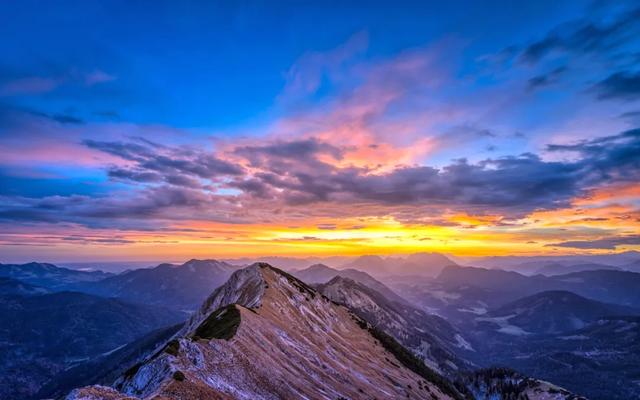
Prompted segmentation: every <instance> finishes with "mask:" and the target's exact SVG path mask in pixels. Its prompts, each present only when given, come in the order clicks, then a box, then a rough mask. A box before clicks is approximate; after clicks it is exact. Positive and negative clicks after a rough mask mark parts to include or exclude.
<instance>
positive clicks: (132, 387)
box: [70, 264, 459, 399]
mask: <svg viewBox="0 0 640 400" xmlns="http://www.w3.org/2000/svg"><path fill="white" fill-rule="evenodd" d="M116 387H117V388H118V389H119V390H120V392H121V393H122V394H120V395H118V394H114V393H113V392H112V391H110V390H109V389H103V388H100V387H89V388H84V389H80V390H77V391H74V392H73V393H72V394H71V395H70V398H73V399H77V398H83V397H82V396H83V395H87V394H98V395H99V396H102V397H98V398H105V396H107V394H109V395H113V396H115V397H113V398H121V399H122V398H126V397H125V396H126V395H129V396H131V395H135V396H136V397H141V398H156V399H159V398H165V397H166V398H212V399H226V398H229V399H271V398H286V399H289V398H291V399H293V398H309V399H319V398H331V399H334V398H335V399H338V398H354V399H355V398H433V399H450V398H456V397H459V395H458V394H457V391H456V390H455V389H453V387H452V386H451V384H449V383H448V382H447V381H446V380H445V379H444V378H442V377H441V376H439V375H438V374H436V373H435V372H433V371H430V370H429V369H428V368H426V367H425V366H424V364H422V363H420V362H419V361H418V360H417V359H415V358H413V357H412V356H411V355H410V353H408V352H407V351H406V350H404V349H403V348H402V347H400V346H399V345H398V344H397V342H395V341H394V340H393V339H392V338H390V337H389V336H386V335H385V334H383V333H381V332H379V331H376V330H375V329H373V328H371V327H370V326H368V324H367V323H366V322H364V321H363V320H361V319H360V318H358V317H357V316H355V315H353V314H352V313H351V312H349V310H347V309H346V308H345V307H342V306H338V305H336V304H334V303H332V302H331V301H330V300H329V299H327V298H326V297H324V296H322V295H321V294H319V293H318V292H316V291H315V290H314V289H313V288H311V287H309V286H307V285H306V284H305V283H303V282H302V281H299V280H298V279H296V278H294V277H293V276H291V275H289V274H286V273H284V272H282V271H280V270H277V269H274V268H272V267H270V266H268V265H265V264H255V265H252V266H251V267H248V268H246V269H243V270H240V271H237V272H236V273H234V274H233V275H232V276H231V278H230V279H229V281H228V282H227V283H226V284H225V285H224V286H222V287H220V288H219V289H217V290H216V291H215V292H214V294H213V295H212V296H211V297H210V298H209V299H207V300H206V301H205V303H204V304H203V306H202V307H201V309H200V311H198V312H197V313H196V314H194V315H193V317H192V318H191V319H190V321H188V322H187V324H186V325H185V327H184V328H183V329H182V330H181V331H180V332H179V333H178V334H177V335H176V337H175V338H174V339H173V340H172V341H171V342H170V343H169V344H168V345H167V346H166V347H165V348H164V350H162V351H160V352H158V353H156V354H155V355H153V356H151V357H149V358H148V359H147V360H146V361H144V362H143V363H141V364H139V365H137V366H136V367H135V368H132V369H131V370H130V371H129V372H128V373H127V374H125V375H124V376H123V377H122V378H120V379H119V380H118V381H117V383H116Z"/></svg>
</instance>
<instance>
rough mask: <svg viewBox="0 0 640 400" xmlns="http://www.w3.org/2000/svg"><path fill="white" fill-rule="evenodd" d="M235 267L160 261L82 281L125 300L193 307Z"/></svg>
mask: <svg viewBox="0 0 640 400" xmlns="http://www.w3.org/2000/svg"><path fill="white" fill-rule="evenodd" d="M236 269H237V267H236V266H233V265H231V264H227V263H225V262H221V261H216V260H190V261H188V262H186V263H184V264H182V265H173V264H160V265H158V266H157V267H155V268H146V269H137V270H133V271H128V272H124V273H122V274H119V275H116V276H112V277H109V278H107V279H103V280H101V281H99V282H94V283H92V284H91V285H85V286H84V287H83V290H85V291H88V292H90V293H93V294H97V295H101V296H108V297H117V298H120V299H123V300H126V301H131V302H136V303H142V304H152V305H158V306H163V307H169V308H172V309H175V310H195V309H196V308H197V307H198V305H199V304H200V303H202V301H203V300H204V299H205V298H207V296H208V295H209V294H210V293H211V289H212V288H216V287H218V286H220V285H221V284H223V283H224V282H225V281H226V280H227V279H228V278H229V276H231V274H232V273H233V271H235V270H236Z"/></svg>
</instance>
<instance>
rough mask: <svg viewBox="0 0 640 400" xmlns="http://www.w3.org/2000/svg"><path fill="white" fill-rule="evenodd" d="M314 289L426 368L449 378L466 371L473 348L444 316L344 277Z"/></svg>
mask: <svg viewBox="0 0 640 400" xmlns="http://www.w3.org/2000/svg"><path fill="white" fill-rule="evenodd" d="M318 290H319V291H320V292H321V293H322V294H324V295H325V296H327V297H328V298H329V299H331V300H332V301H335V302H337V303H339V304H344V305H345V306H347V307H349V308H350V309H351V310H352V311H353V312H355V313H356V314H357V315H358V316H360V317H362V318H363V319H365V320H366V321H368V322H370V323H371V324H372V325H374V326H376V327H377V328H378V329H381V330H383V331H385V332H386V333H388V334H390V335H391V336H393V337H394V338H395V339H396V340H397V341H398V342H400V343H401V344H402V345H403V346H405V347H406V348H407V349H409V350H411V351H412V352H413V353H414V354H415V355H416V356H417V357H418V358H420V359H421V360H422V361H424V362H425V364H427V365H428V366H429V367H431V368H433V369H434V370H436V371H438V372H439V373H443V374H445V375H447V376H449V377H453V376H455V375H457V374H458V373H459V372H461V371H465V370H470V369H472V368H473V365H472V364H471V363H469V362H467V361H465V360H464V359H463V358H461V355H464V354H465V353H468V352H473V351H474V349H473V347H472V345H471V344H470V343H469V341H468V340H467V339H466V338H464V337H463V335H462V333H461V332H459V331H458V330H457V329H455V328H454V327H453V326H451V325H450V324H449V323H448V322H447V321H445V320H444V319H442V318H440V317H438V316H436V315H430V314H427V313H426V312H424V311H422V310H420V309H417V308H415V307H412V306H409V305H407V304H405V303H398V302H393V301H390V300H388V299H386V298H385V297H384V296H382V295H381V294H380V293H378V292H376V291H375V290H373V289H371V288H368V287H366V286H365V285H363V284H361V283H359V282H355V281H353V280H351V279H348V278H342V277H335V278H333V279H332V280H331V281H329V282H328V283H326V284H324V285H319V286H318Z"/></svg>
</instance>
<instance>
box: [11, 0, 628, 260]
mask: <svg viewBox="0 0 640 400" xmlns="http://www.w3.org/2000/svg"><path fill="white" fill-rule="evenodd" d="M404 5H405V6H404V7H400V6H397V7H393V8H392V9H391V8H390V7H388V6H386V5H385V4H384V3H375V4H372V5H371V6H370V7H367V9H360V8H359V7H357V6H355V5H354V3H333V5H332V7H322V6H319V5H313V4H296V5H295V6H292V5H291V4H288V3H286V2H284V3H279V4H272V5H270V4H265V3H262V2H248V3H246V4H244V5H234V4H224V3H215V2H198V1H195V2H190V3H188V4H177V3H170V2H157V3H156V4H155V5H154V7H148V6H145V5H144V4H131V3H130V2H124V1H122V2H120V1H115V2H109V3H107V4H99V3H90V2H82V3H80V4H76V3H75V2H74V3H71V2H65V1H61V2H56V3H55V4H49V3H48V4H41V3H35V2H31V1H24V2H19V3H17V2H16V3H5V4H2V5H0V10H1V12H0V33H2V35H0V43H1V44H2V47H3V49H4V51H3V52H2V53H1V54H0V249H1V250H0V262H28V261H31V260H33V259H36V260H39V261H40V262H53V263H60V262H66V263H100V262H102V263H107V262H114V263H117V262H119V263H124V262H127V261H121V260H130V261H128V262H135V263H144V262H152V261H154V260H158V259H161V260H162V259H165V260H177V259H186V260H188V259H191V258H208V257H214V258H217V259H229V258H255V257H275V256H282V257H300V258H309V257H320V258H322V257H332V256H336V257H357V256H360V255H368V254H374V255H393V254H411V253H417V252H437V253H443V254H451V255H452V256H455V257H461V258H465V257H467V258H468V257H491V256H561V255H576V256H578V255H590V254H592V255H597V254H600V255H606V254H619V253H624V252H626V251H638V250H640V157H639V156H638V155H639V154H640V70H638V67H637V65H638V54H640V24H637V23H636V22H635V21H637V20H638V18H640V8H638V6H637V4H635V3H634V2H631V1H629V2H626V1H622V2H616V3H615V4H613V3H607V2H597V1H596V2H593V1H553V2H552V1H541V2H535V3H534V4H525V5H522V4H520V5H518V6H517V7H516V6H514V5H508V4H504V2H500V1H492V2H484V3H482V4H478V3H474V2H457V3H455V4H454V3H451V4H435V3H434V4H429V3H424V4H415V3H414V2H406V3H404ZM36 8H37V9H38V12H34V9H36ZM488 21H492V22H491V23H489V22H488ZM26 26H31V27H33V28H32V29H25V27H26Z"/></svg>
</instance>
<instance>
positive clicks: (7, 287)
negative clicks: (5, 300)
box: [0, 278, 49, 296]
mask: <svg viewBox="0 0 640 400" xmlns="http://www.w3.org/2000/svg"><path fill="white" fill-rule="evenodd" d="M48 292H49V290H47V289H45V288H43V287H40V286H34V285H29V284H28V283H24V282H20V281H19V280H16V279H11V278H0V296H4V295H18V296H35V295H39V294H45V293H48Z"/></svg>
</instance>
